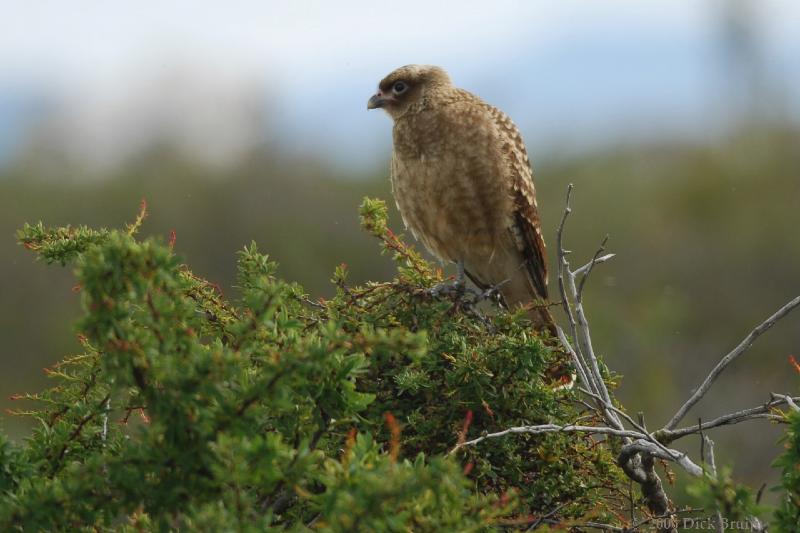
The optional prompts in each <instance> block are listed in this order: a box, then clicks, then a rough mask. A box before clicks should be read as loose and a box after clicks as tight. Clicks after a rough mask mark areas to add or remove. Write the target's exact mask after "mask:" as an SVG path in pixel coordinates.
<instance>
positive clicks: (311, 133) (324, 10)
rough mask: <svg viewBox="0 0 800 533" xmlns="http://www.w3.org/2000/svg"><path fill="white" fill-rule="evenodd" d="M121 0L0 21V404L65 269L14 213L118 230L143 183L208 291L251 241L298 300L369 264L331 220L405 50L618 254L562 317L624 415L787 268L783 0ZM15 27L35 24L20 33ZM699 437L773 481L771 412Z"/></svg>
mask: <svg viewBox="0 0 800 533" xmlns="http://www.w3.org/2000/svg"><path fill="white" fill-rule="evenodd" d="M144 4H145V5H146V6H145V8H126V9H129V10H131V9H132V10H133V11H130V12H125V11H122V12H118V11H115V10H113V9H112V8H109V7H107V6H104V5H103V4H101V3H99V2H98V3H96V4H94V5H93V8H92V9H88V10H87V12H86V14H85V15H80V16H79V15H74V14H65V13H59V12H58V11H57V9H58V8H53V9H52V10H46V9H43V8H26V7H18V8H15V9H16V10H17V11H18V12H16V13H15V14H16V15H17V18H16V19H15V22H14V23H12V22H11V19H9V18H6V19H5V21H4V22H2V23H0V26H2V25H7V26H8V27H6V28H1V27H0V30H2V31H0V35H2V37H0V45H2V46H0V49H2V52H0V61H2V63H0V65H3V66H6V67H8V68H6V69H0V280H1V281H0V283H1V285H0V334H2V336H3V343H2V347H0V404H2V407H4V408H9V407H11V406H12V402H11V401H10V400H7V399H6V398H8V396H10V395H11V394H13V393H18V392H22V391H34V390H37V389H39V388H41V387H43V386H44V385H45V382H46V379H45V376H44V373H43V372H42V368H43V367H46V366H49V365H51V364H53V363H54V362H55V361H57V360H58V359H60V358H61V357H62V356H64V355H66V354H69V353H71V352H74V351H77V350H78V344H77V342H76V340H75V336H76V331H75V329H74V327H73V324H74V323H75V321H76V320H77V318H78V317H79V316H80V295H79V294H76V293H75V292H73V290H72V287H73V285H74V280H73V278H72V275H71V272H70V271H69V270H68V269H64V268H61V267H57V266H55V267H45V266H44V265H42V264H38V263H35V262H34V261H33V260H32V257H31V255H30V254H29V253H27V252H26V251H25V250H24V249H22V248H21V247H19V246H17V245H16V244H15V241H14V238H13V234H14V231H15V229H17V228H19V227H21V226H22V224H23V223H25V222H36V221H38V220H43V221H44V222H45V223H46V224H48V225H63V224H73V225H77V224H89V225H93V226H120V225H122V224H124V223H126V222H129V221H131V220H132V219H133V218H134V216H135V213H136V211H137V209H138V204H139V201H140V199H142V198H145V199H146V200H147V203H148V205H149V212H150V216H149V218H148V220H147V222H146V224H145V226H144V229H143V234H145V235H147V234H156V235H162V236H163V237H164V239H167V238H168V235H169V233H170V231H171V230H175V232H176V235H177V243H176V250H177V251H178V253H180V254H181V255H182V256H183V257H184V258H185V260H186V261H187V263H188V264H189V265H191V266H192V268H193V269H194V271H195V272H196V273H197V274H199V275H201V276H204V277H206V278H208V279H210V280H212V281H215V282H218V283H219V284H220V285H221V287H222V288H223V290H224V291H225V292H226V294H231V293H235V290H234V289H233V287H232V285H233V283H234V282H233V276H234V266H235V252H236V251H237V250H239V249H241V247H242V246H243V245H244V244H246V243H249V242H250V241H251V240H255V241H257V242H258V244H259V247H260V248H261V249H263V250H266V251H267V252H268V253H269V254H270V255H271V257H272V258H273V259H275V260H277V261H278V262H279V263H280V265H281V270H280V272H281V273H282V275H283V276H284V277H285V278H287V279H290V280H294V281H298V282H300V283H301V284H302V285H304V286H305V287H306V289H307V290H308V292H309V293H310V294H311V295H312V296H325V295H327V294H330V293H331V292H332V287H331V285H330V284H329V282H328V279H329V278H330V276H331V273H332V271H333V269H334V267H335V266H336V265H337V264H339V263H342V262H344V263H347V264H348V265H349V266H350V270H351V275H352V280H353V281H354V282H361V281H365V280H381V279H386V278H388V277H390V276H392V265H391V264H390V262H389V260H388V259H387V258H385V257H382V256H380V255H379V253H378V247H377V245H376V243H374V242H372V240H371V239H370V238H368V237H367V236H366V235H365V234H364V233H363V232H361V231H360V230H359V228H358V221H357V218H358V217H357V207H358V205H359V203H360V201H361V198H362V197H363V196H366V195H369V196H377V197H381V198H385V199H387V200H389V201H390V203H393V202H391V200H390V194H391V193H390V189H389V183H388V157H389V140H390V133H389V132H390V122H389V120H388V119H387V118H386V117H383V116H381V115H380V114H378V113H374V114H373V113H369V114H368V113H367V112H366V110H365V107H366V106H365V103H366V100H367V98H368V97H369V95H370V94H371V92H372V91H373V89H374V86H375V84H376V83H377V81H378V79H380V77H382V76H383V75H384V74H386V73H387V72H388V71H389V70H391V69H392V68H394V67H396V66H399V65H400V64H403V63H408V62H412V61H413V62H430V63H440V64H442V65H444V66H445V67H451V66H452V68H451V73H452V75H453V77H454V78H455V81H456V82H457V83H458V84H460V85H462V86H464V87H466V88H468V89H471V90H474V91H475V92H477V93H479V94H480V95H482V96H483V97H485V98H486V99H487V100H489V101H490V102H492V103H494V104H496V105H499V106H500V107H501V108H504V109H506V110H507V111H508V112H509V114H511V115H512V117H513V118H514V119H515V120H516V121H517V122H518V123H519V125H520V127H521V129H522V130H523V133H524V135H525V137H526V139H527V141H528V146H529V151H530V152H531V154H532V159H533V161H534V173H535V177H536V186H537V190H538V194H539V204H540V206H541V211H542V217H543V225H544V229H545V234H546V236H547V237H548V242H549V243H550V245H551V250H552V249H553V243H554V241H555V228H556V225H557V223H558V220H559V218H560V216H561V212H562V208H563V202H564V194H565V190H566V185H567V184H568V183H574V184H575V186H576V189H575V193H574V216H573V217H572V218H571V219H570V221H569V225H568V228H567V235H566V239H567V243H568V247H569V248H570V249H571V250H573V252H574V257H575V259H574V261H575V262H576V263H578V262H581V263H582V260H588V259H589V258H590V257H591V255H592V254H593V253H594V251H595V249H596V247H597V245H598V244H599V242H600V241H601V240H602V238H603V237H604V236H605V235H606V234H609V235H610V237H611V238H610V242H609V249H610V251H613V252H615V253H617V254H618V257H617V258H615V259H614V260H613V261H612V262H610V263H607V264H604V265H602V266H599V267H598V268H597V270H596V272H595V274H594V278H593V280H592V282H591V283H590V284H589V286H588V288H587V295H586V300H587V307H588V312H589V318H590V320H591V322H592V326H593V333H594V339H595V343H596V349H597V350H598V351H599V352H600V353H602V354H603V355H604V356H605V357H606V359H607V361H608V363H609V365H610V366H611V368H613V369H615V370H617V371H618V372H620V373H621V374H622V375H623V376H624V377H623V378H622V380H621V381H620V386H619V390H618V395H619V397H620V398H621V399H622V401H623V403H624V404H625V405H626V406H627V407H628V408H629V409H631V410H632V411H633V412H636V411H643V412H644V413H645V414H646V419H647V421H648V423H649V425H650V426H653V427H654V426H656V425H660V424H662V423H663V421H664V420H666V419H667V418H668V417H669V416H671V414H672V413H674V411H675V410H676V409H677V407H678V406H679V405H680V403H681V402H682V401H683V400H684V399H685V398H686V397H687V395H688V394H689V393H690V391H691V390H692V388H693V387H694V386H696V385H697V384H699V382H700V381H701V380H702V378H703V377H704V376H705V374H706V373H707V371H708V370H709V369H710V368H711V367H712V366H713V365H714V364H715V363H716V362H717V360H718V359H719V358H720V357H721V356H722V355H724V354H725V353H727V351H729V350H730V349H731V348H733V347H734V346H735V345H736V344H737V343H738V342H739V341H740V340H741V338H743V337H744V335H745V334H746V333H747V332H749V331H750V329H752V327H753V326H755V325H756V324H757V323H759V322H760V321H761V320H763V319H764V318H766V317H767V316H768V315H769V314H771V313H772V312H773V311H774V310H775V309H777V308H778V307H779V306H781V305H782V304H783V303H785V302H786V301H788V300H789V299H790V298H791V297H794V296H796V295H797V294H798V291H800V280H799V279H798V273H800V231H799V230H798V223H800V211H799V210H800V121H798V109H800V98H798V90H797V89H798V86H800V83H799V82H800V79H799V78H798V77H799V76H800V74H798V73H800V65H798V57H800V53H797V52H798V50H800V38H798V37H797V35H796V32H795V33H792V32H791V31H787V28H790V26H787V23H786V20H787V19H790V18H791V15H794V16H795V17H796V16H797V15H800V10H798V8H796V7H794V6H793V5H792V4H791V3H788V2H764V3H750V2H744V1H734V2H712V1H709V2H700V3H697V2H677V3H675V2H654V3H653V4H652V5H651V7H650V8H649V9H647V10H645V9H643V8H640V7H637V5H638V3H634V2H623V1H616V2H614V1H607V2H599V3H598V5H602V6H603V8H602V9H601V8H599V7H597V6H595V5H594V4H593V7H588V6H586V5H585V4H584V3H580V2H566V3H564V4H563V5H561V6H560V7H555V6H554V5H549V6H545V5H541V4H537V3H525V4H523V3H516V2H500V3H499V4H497V6H496V7H495V8H493V9H494V11H493V12H492V13H490V14H487V13H485V10H486V7H485V6H482V5H481V4H479V3H474V4H471V3H469V2H467V3H466V4H464V7H463V9H462V10H461V12H459V13H455V14H454V13H452V12H451V10H448V9H447V8H446V3H443V6H444V7H443V6H438V5H437V6H434V7H431V9H432V10H433V14H432V18H431V20H426V21H424V22H422V23H419V24H418V25H415V26H414V27H413V28H412V30H410V31H409V32H401V33H399V34H395V33H392V32H391V31H389V32H388V33H387V31H386V29H385V25H386V24H391V23H392V19H389V18H387V17H388V16H389V15H388V14H387V13H383V12H381V11H380V10H377V11H376V10H375V9H376V8H375V7H374V5H372V4H366V3H365V4H361V3H354V4H353V5H352V6H350V5H345V6H343V7H340V8H338V9H337V10H334V11H330V9H332V8H330V6H328V5H327V4H322V3H313V2H307V3H303V6H304V7H303V8H288V7H286V6H285V5H283V4H271V3H265V4H263V5H260V6H256V5H254V4H250V3H246V2H241V3H234V4H233V6H234V7H230V8H226V10H225V11H219V12H218V11H215V10H214V9H213V8H211V7H209V6H207V5H206V3H203V2H201V3H199V7H198V8H197V9H198V10H197V12H194V13H193V16H192V17H187V16H186V13H184V12H181V11H180V10H179V9H177V8H170V9H175V11H169V10H166V9H167V8H164V9H162V10H158V8H157V5H156V4H155V3H147V2H145V3H144ZM148 5H149V8H147V6H148ZM187 6H188V4H187ZM370 6H371V7H370ZM531 6H533V7H531ZM116 9H121V8H116ZM148 9H149V11H148ZM64 17H68V18H69V20H70V24H71V25H67V26H68V27H69V28H71V29H69V30H64V29H63V27H64V26H63V25H59V24H58V22H59V20H63V18H64ZM70 17H71V18H70ZM397 17H398V19H397V21H396V23H397V24H398V25H401V26H402V25H403V24H405V23H406V22H408V21H410V20H411V19H410V18H408V16H407V15H404V14H398V15H397ZM404 17H406V18H404ZM442 17H449V18H447V19H446V20H443V19H442ZM12 19H13V17H12ZM25 22H27V23H29V24H25ZM501 23H502V24H506V25H507V26H506V29H508V28H510V31H504V30H503V27H501V28H495V27H494V26H493V25H498V24H501ZM30 24H33V25H34V26H36V25H38V26H39V27H40V29H41V30H42V31H45V32H48V31H49V32H50V33H41V34H38V37H33V36H31V32H30V31H29V30H24V31H23V30H22V29H20V28H29V26H30ZM375 25H378V26H379V27H378V28H375V27H374V26H375ZM403 27H405V26H403ZM539 29H542V31H538V30H539ZM544 29H546V30H547V31H545V30H544ZM6 30H7V31H6ZM154 37H157V38H154ZM101 42H102V43H104V46H102V47H100V46H99V45H98V43H101ZM178 43H180V44H178ZM432 50H433V51H432ZM212 51H213V52H212ZM362 54H363V61H360V58H361V56H362ZM176 58H177V59H176ZM253 58H260V59H259V61H261V62H258V61H255V60H254V59H253ZM335 65H338V68H335V67H334V66H335ZM254 80H255V81H254ZM392 220H393V223H394V227H395V229H396V230H402V224H401V221H400V219H399V216H397V214H396V213H393V215H392ZM551 255H552V253H551ZM550 260H551V270H552V267H553V264H552V263H553V257H551V258H550ZM448 268H449V267H448ZM551 278H554V276H551ZM551 290H552V291H553V293H554V294H555V293H556V286H555V283H554V280H553V279H551ZM799 324H800V315H799V316H790V317H789V318H788V319H786V320H785V321H784V322H782V323H781V324H779V325H778V326H777V327H776V328H775V330H774V331H772V332H770V333H769V334H768V335H767V336H766V337H764V338H762V339H761V340H759V341H758V343H757V344H756V345H755V346H754V347H753V349H752V350H751V351H750V352H749V353H748V354H747V355H746V356H745V357H743V358H742V359H741V360H739V361H737V362H736V363H735V364H734V365H732V366H731V367H730V368H729V369H728V370H727V372H726V373H725V374H724V375H723V376H722V378H721V379H720V380H719V382H718V383H717V385H716V386H715V388H714V390H713V392H712V393H711V394H709V395H708V396H707V397H706V399H705V400H704V401H703V402H702V403H701V404H700V406H698V407H697V408H696V409H694V410H693V411H692V413H691V414H690V416H689V417H688V418H687V420H692V421H695V420H696V419H697V418H698V417H702V418H704V419H710V418H712V417H714V416H716V415H719V414H723V413H726V412H730V411H733V410H736V409H740V408H745V407H748V406H752V405H756V404H759V403H763V402H764V401H766V400H767V399H768V396H769V392H770V391H774V392H782V393H786V392H790V391H796V390H797V383H798V376H796V375H794V374H793V373H792V370H791V368H790V366H789V364H788V362H787V358H788V356H789V355H790V354H792V353H794V354H798V355H800V350H798V345H800V327H798V325H799ZM0 429H2V430H3V431H5V432H7V433H9V434H10V435H11V436H12V437H14V438H23V437H24V435H25V434H26V432H27V431H29V429H30V426H29V425H28V424H27V423H25V422H23V421H22V420H20V419H18V418H15V417H11V416H9V415H7V414H2V415H0ZM715 435H716V440H717V444H718V446H717V449H718V462H722V463H731V464H733V465H734V467H735V472H736V474H737V476H738V477H739V478H740V479H743V480H745V481H747V482H749V483H751V484H754V485H756V486H759V485H760V484H761V483H764V482H766V483H773V482H774V481H775V478H776V476H775V475H774V473H773V472H772V471H771V470H770V468H769V464H770V462H771V461H772V459H773V457H774V456H775V455H776V453H777V450H778V447H777V444H776V439H777V438H778V436H779V435H780V431H779V430H778V429H777V428H774V427H771V426H770V425H769V424H767V423H760V422H750V423H749V424H748V425H742V426H737V427H734V428H723V429H720V430H718V431H717V432H716V433H715ZM680 444H681V446H683V447H684V449H685V448H686V447H694V446H695V443H690V442H681V443H680ZM692 451H693V452H694V453H697V452H698V451H699V443H697V444H696V449H693V450H692Z"/></svg>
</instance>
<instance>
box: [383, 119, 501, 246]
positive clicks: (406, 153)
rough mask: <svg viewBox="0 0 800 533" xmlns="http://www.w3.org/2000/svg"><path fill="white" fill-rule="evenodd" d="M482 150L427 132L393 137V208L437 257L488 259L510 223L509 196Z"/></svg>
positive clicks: (454, 139) (451, 137) (451, 138)
mask: <svg viewBox="0 0 800 533" xmlns="http://www.w3.org/2000/svg"><path fill="white" fill-rule="evenodd" d="M401 133H402V132H401ZM420 141H423V142H420ZM480 148H481V147H480V146H478V147H477V149H478V150H477V151H478V153H474V152H472V151H471V150H470V149H469V147H468V146H462V145H460V144H459V142H458V139H457V138H454V136H447V135H439V136H436V135H428V131H421V132H419V134H418V135H416V136H413V135H411V136H409V137H405V135H401V136H399V138H398V136H397V135H395V151H394V158H393V165H392V167H393V168H392V188H393V192H394V195H395V199H396V201H397V206H398V208H399V210H400V212H401V214H402V216H403V220H404V222H405V223H406V226H408V227H409V229H411V230H412V232H413V233H414V235H415V236H416V237H417V238H418V239H419V240H420V241H421V242H422V243H423V244H424V245H425V246H426V247H427V248H428V250H429V251H431V252H432V253H433V254H434V255H436V256H438V257H439V258H441V259H444V260H451V261H459V260H464V258H465V256H466V255H483V256H486V257H489V256H491V255H492V253H493V251H494V248H495V246H496V242H497V238H498V236H499V235H501V234H502V233H503V232H504V228H506V227H508V224H507V221H505V214H506V213H508V209H507V206H508V203H509V197H508V195H507V194H506V193H505V192H504V187H501V186H500V182H499V181H498V176H497V175H496V174H497V171H496V170H495V169H494V168H492V166H491V165H490V164H487V162H486V161H484V160H483V159H482V158H481V154H480V153H479V152H480ZM473 149H474V148H473Z"/></svg>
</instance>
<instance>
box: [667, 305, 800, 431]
mask: <svg viewBox="0 0 800 533" xmlns="http://www.w3.org/2000/svg"><path fill="white" fill-rule="evenodd" d="M798 305H800V296H798V297H796V298H795V299H794V300H792V301H790V302H789V303H787V304H786V305H784V306H783V307H781V308H780V309H778V310H777V311H776V312H775V314H773V315H772V316H771V317H769V318H768V319H766V320H765V321H764V322H762V323H761V324H759V325H758V326H756V327H755V329H753V331H751V332H750V333H749V334H748V335H747V337H745V338H744V340H742V342H740V343H739V345H738V346H737V347H736V348H734V349H733V350H732V351H731V352H730V353H728V355H726V356H725V357H723V358H722V359H721V360H720V362H719V363H717V366H715V367H714V369H713V370H711V372H710V373H709V374H708V376H707V377H706V379H705V380H704V381H703V383H702V384H701V385H700V386H699V387H698V388H697V390H696V391H695V392H694V394H692V396H691V397H690V398H689V399H688V400H686V403H685V404H683V405H682V406H681V408H680V409H678V412H677V413H675V416H673V417H672V420H670V421H669V422H668V423H667V425H666V426H664V429H668V430H669V429H675V426H677V425H678V423H679V422H680V421H681V420H683V417H684V416H686V413H687V412H689V409H691V408H692V407H693V406H694V404H696V403H697V402H699V401H700V400H701V399H702V398H703V396H705V394H706V393H707V392H708V389H710V388H711V385H712V384H713V383H714V381H715V380H716V379H717V377H718V376H719V375H720V374H721V373H722V371H723V370H725V368H726V367H727V366H728V365H729V364H731V363H732V362H733V361H734V360H735V359H736V358H737V357H739V356H740V355H742V354H743V353H744V352H745V351H747V349H748V348H750V346H752V345H753V343H754V342H755V341H756V339H757V338H758V337H760V336H761V335H762V334H763V333H765V332H766V331H767V330H769V329H770V328H771V327H772V326H774V325H775V324H776V323H777V322H778V321H779V320H780V319H782V318H783V317H785V316H786V315H788V314H789V313H790V312H791V311H792V310H793V309H794V308H795V307H797V306H798Z"/></svg>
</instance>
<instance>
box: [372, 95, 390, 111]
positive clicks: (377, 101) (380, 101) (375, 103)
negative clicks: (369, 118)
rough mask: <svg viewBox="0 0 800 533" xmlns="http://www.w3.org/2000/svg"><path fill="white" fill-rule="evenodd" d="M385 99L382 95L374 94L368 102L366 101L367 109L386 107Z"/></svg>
mask: <svg viewBox="0 0 800 533" xmlns="http://www.w3.org/2000/svg"><path fill="white" fill-rule="evenodd" d="M386 100H387V99H386V98H384V96H383V94H381V93H376V94H373V95H372V97H370V99H369V101H367V109H376V108H378V107H383V106H384V105H386Z"/></svg>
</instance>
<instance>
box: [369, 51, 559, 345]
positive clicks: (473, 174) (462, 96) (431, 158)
mask: <svg viewBox="0 0 800 533" xmlns="http://www.w3.org/2000/svg"><path fill="white" fill-rule="evenodd" d="M367 108H368V109H375V108H381V109H383V110H384V111H386V112H387V113H388V114H389V116H390V117H391V118H392V120H393V121H394V128H393V130H392V137H393V142H394V151H393V153H392V163H391V181H392V191H393V193H394V197H395V200H396V202H397V207H398V209H399V210H400V213H401V215H402V216H403V221H404V222H405V225H406V227H407V228H409V229H410V230H411V232H412V233H413V234H414V236H415V237H416V238H417V239H418V240H420V241H421V242H422V243H423V244H424V245H425V247H426V248H427V249H428V250H429V251H430V252H431V253H432V254H433V255H435V256H436V257H438V258H440V259H442V260H446V261H453V262H454V263H456V264H457V265H458V272H459V278H458V281H459V282H461V283H462V284H463V282H464V279H463V277H464V275H465V274H466V276H468V277H469V278H470V279H471V280H472V281H473V282H474V283H475V284H476V285H477V286H478V287H480V288H481V289H482V290H486V289H489V288H491V287H497V289H498V291H499V293H500V295H501V297H502V299H503V301H504V303H505V304H506V306H507V307H509V308H512V309H513V308H515V307H520V306H524V307H526V308H527V309H528V314H529V316H530V319H531V321H532V322H533V324H534V326H535V327H536V328H537V329H540V330H548V331H550V332H551V333H555V324H554V322H553V318H552V316H551V315H550V312H549V311H548V310H547V307H546V306H544V304H546V301H547V260H546V256H545V245H544V239H543V238H542V232H541V229H540V227H539V214H538V211H537V205H536V192H535V189H534V186H533V172H532V170H531V165H530V162H529V161H528V154H527V152H526V151H525V144H524V142H523V141H522V136H521V135H520V133H519V130H518V129H517V126H516V125H515V124H514V123H513V122H512V121H511V119H510V118H509V117H508V116H507V115H506V114H505V113H503V112H502V111H500V110H499V109H497V108H496V107H493V106H491V105H489V104H487V103H486V102H484V101H483V100H481V99H480V98H478V97H477V96H475V95H474V94H472V93H470V92H467V91H465V90H463V89H458V88H456V87H454V86H453V84H452V82H451V81H450V77H449V76H448V74H447V72H445V71H444V69H442V68H440V67H436V66H429V65H407V66H405V67H400V68H398V69H397V70H395V71H393V72H392V73H390V74H389V75H388V76H386V77H385V78H383V79H382V80H381V81H380V83H379V84H378V92H377V94H375V95H373V96H372V97H371V98H370V99H369V102H368V103H367Z"/></svg>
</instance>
